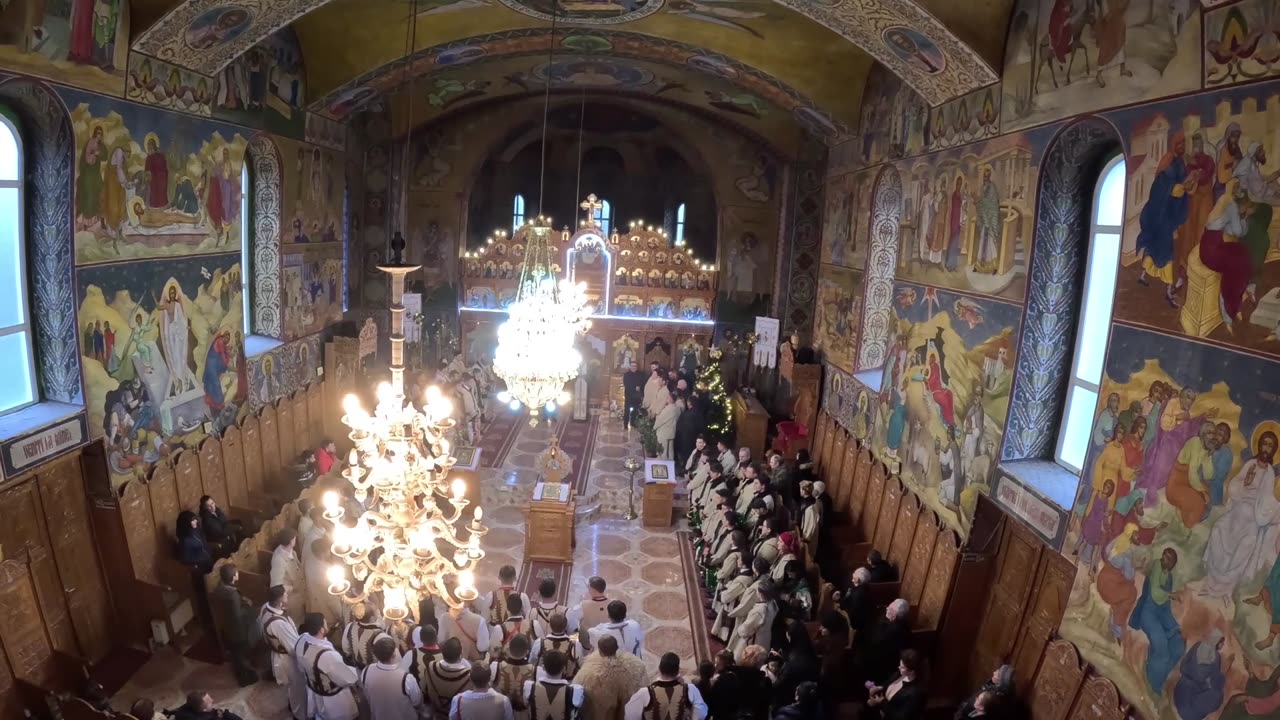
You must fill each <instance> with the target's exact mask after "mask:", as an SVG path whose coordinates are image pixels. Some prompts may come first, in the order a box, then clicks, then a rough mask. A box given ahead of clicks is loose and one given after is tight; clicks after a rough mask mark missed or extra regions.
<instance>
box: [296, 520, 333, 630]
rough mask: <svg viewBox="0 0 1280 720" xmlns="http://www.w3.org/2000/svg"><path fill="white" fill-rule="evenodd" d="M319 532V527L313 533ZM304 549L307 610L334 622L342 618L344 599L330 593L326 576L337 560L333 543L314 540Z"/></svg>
mask: <svg viewBox="0 0 1280 720" xmlns="http://www.w3.org/2000/svg"><path fill="white" fill-rule="evenodd" d="M319 530H320V528H319V527H315V529H314V530H312V532H313V533H314V532H316V531H319ZM302 537H304V538H305V537H306V536H302ZM303 547H305V548H306V550H304V551H303V553H302V555H303V562H302V574H303V576H304V577H305V578H306V583H307V608H308V609H310V610H311V611H312V612H318V613H321V614H323V615H324V616H325V618H326V619H327V620H328V621H329V622H334V621H336V620H337V619H338V618H339V617H341V616H342V598H340V597H338V596H337V595H334V594H333V593H331V592H329V579H328V578H327V577H326V575H325V571H326V570H327V569H328V568H329V567H330V566H332V565H333V564H334V563H335V562H336V560H337V559H336V558H335V557H334V556H333V551H332V550H331V549H330V548H331V547H332V541H330V540H327V539H324V538H314V539H311V540H309V541H307V542H306V543H305V544H304V545H303Z"/></svg>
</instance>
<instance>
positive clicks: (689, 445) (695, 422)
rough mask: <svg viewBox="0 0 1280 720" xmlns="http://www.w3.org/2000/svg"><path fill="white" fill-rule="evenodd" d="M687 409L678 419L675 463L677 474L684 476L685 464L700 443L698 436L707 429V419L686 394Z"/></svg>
mask: <svg viewBox="0 0 1280 720" xmlns="http://www.w3.org/2000/svg"><path fill="white" fill-rule="evenodd" d="M684 400H685V409H684V412H682V413H680V417H678V418H676V438H675V443H674V444H675V461H676V473H677V474H679V475H684V470H685V467H684V463H685V460H688V459H689V455H690V454H691V453H692V452H693V448H694V447H695V445H696V444H697V442H698V435H699V434H700V433H701V432H702V431H703V429H704V428H705V427H706V419H705V418H704V417H703V416H702V414H701V413H699V412H698V411H697V409H696V405H695V403H693V402H692V400H691V398H690V397H689V396H688V395H687V394H686V395H685V396H684Z"/></svg>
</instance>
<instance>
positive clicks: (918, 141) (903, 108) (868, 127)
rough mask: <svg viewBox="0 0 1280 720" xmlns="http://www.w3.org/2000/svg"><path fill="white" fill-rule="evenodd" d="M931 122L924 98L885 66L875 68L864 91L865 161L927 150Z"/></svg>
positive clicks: (869, 162)
mask: <svg viewBox="0 0 1280 720" xmlns="http://www.w3.org/2000/svg"><path fill="white" fill-rule="evenodd" d="M928 124H929V106H928V105H925V103H924V100H923V99H922V98H921V97H920V96H919V95H917V94H916V93H915V91H913V90H912V89H911V88H910V87H907V85H906V84H904V83H903V82H902V80H901V79H899V78H898V76H896V75H894V74H893V73H891V72H889V70H888V69H886V68H885V67H884V66H883V65H876V66H874V67H872V68H871V72H869V73H867V86H866V89H865V90H863V92H862V123H861V125H860V127H859V130H860V132H861V134H862V138H861V141H860V142H861V143H862V162H863V164H866V165H877V164H879V163H882V162H884V161H885V160H896V159H898V158H903V157H910V156H913V155H919V154H920V153H922V152H924V147H925V145H924V142H925V140H924V139H925V136H926V135H927V134H928V133H929V129H928V127H927V126H928Z"/></svg>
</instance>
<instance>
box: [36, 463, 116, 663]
mask: <svg viewBox="0 0 1280 720" xmlns="http://www.w3.org/2000/svg"><path fill="white" fill-rule="evenodd" d="M39 488H40V499H41V500H42V501H43V502H42V503H41V504H42V505H43V506H44V513H45V518H46V520H47V521H48V527H49V540H50V542H51V543H52V545H53V559H54V561H55V563H56V564H57V567H58V575H59V577H60V578H61V579H62V589H63V592H64V593H66V599H67V610H68V612H69V613H70V615H71V625H72V628H73V629H74V630H75V634H76V639H77V640H78V641H79V646H80V653H79V655H80V657H82V658H84V659H85V660H87V661H88V662H89V663H95V662H97V661H99V660H101V659H102V658H103V657H105V656H106V654H107V652H109V651H110V650H111V612H110V599H109V598H108V597H107V590H106V581H105V580H104V579H103V575H102V567H101V566H100V564H99V562H98V554H97V551H96V549H95V548H94V545H93V532H92V528H91V527H90V522H89V503H88V499H87V498H86V497H85V492H84V479H83V475H82V471H81V467H80V459H79V458H78V457H73V458H71V460H69V461H67V462H62V463H58V464H57V465H54V466H53V467H50V468H48V469H47V470H45V471H43V472H41V473H40V476H39Z"/></svg>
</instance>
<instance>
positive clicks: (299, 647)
mask: <svg viewBox="0 0 1280 720" xmlns="http://www.w3.org/2000/svg"><path fill="white" fill-rule="evenodd" d="M301 630H302V634H301V636H299V637H298V642H297V643H296V644H294V646H293V661H294V662H295V663H297V665H298V669H299V670H300V671H301V674H302V676H303V678H304V682H305V683H306V686H307V707H306V714H305V715H304V717H306V718H315V719H316V720H356V718H357V717H359V716H360V711H359V708H358V707H357V706H356V698H355V694H354V693H352V692H351V688H352V687H353V686H354V685H355V684H356V682H357V681H358V680H359V676H358V675H357V674H356V669H355V668H353V667H351V666H349V665H347V664H346V663H344V662H343V661H342V656H341V655H339V654H338V651H337V650H335V649H334V647H333V643H331V642H329V626H328V623H326V622H325V619H324V616H323V615H321V614H320V613H307V616H306V619H305V620H304V621H303V623H302V626H301Z"/></svg>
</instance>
